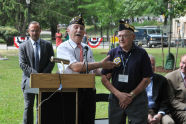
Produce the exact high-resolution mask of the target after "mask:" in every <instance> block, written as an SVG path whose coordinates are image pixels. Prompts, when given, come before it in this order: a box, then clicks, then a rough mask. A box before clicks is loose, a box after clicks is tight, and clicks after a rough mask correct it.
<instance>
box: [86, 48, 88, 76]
mask: <svg viewBox="0 0 186 124" xmlns="http://www.w3.org/2000/svg"><path fill="white" fill-rule="evenodd" d="M85 66H86V74H88V60H87V50H86V51H85Z"/></svg>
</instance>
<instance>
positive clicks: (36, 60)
mask: <svg viewBox="0 0 186 124" xmlns="http://www.w3.org/2000/svg"><path fill="white" fill-rule="evenodd" d="M35 69H36V70H37V71H38V70H39V44H38V42H35Z"/></svg>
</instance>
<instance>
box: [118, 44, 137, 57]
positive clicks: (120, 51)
mask: <svg viewBox="0 0 186 124" xmlns="http://www.w3.org/2000/svg"><path fill="white" fill-rule="evenodd" d="M135 49H136V45H135V44H134V43H133V44H132V48H131V49H130V51H129V52H127V53H128V54H129V53H131V52H132V51H134V50H135ZM118 52H119V53H123V52H124V53H126V52H125V51H123V50H122V48H121V47H120V46H119V50H118ZM127 53H126V54H127Z"/></svg>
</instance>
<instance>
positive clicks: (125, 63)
mask: <svg viewBox="0 0 186 124" xmlns="http://www.w3.org/2000/svg"><path fill="white" fill-rule="evenodd" d="M130 56H131V52H130V54H129V56H128V58H127V59H126V61H125V62H124V58H123V55H122V54H121V59H122V60H121V61H122V64H123V74H124V73H125V68H126V65H127V62H128V60H129V57H130Z"/></svg>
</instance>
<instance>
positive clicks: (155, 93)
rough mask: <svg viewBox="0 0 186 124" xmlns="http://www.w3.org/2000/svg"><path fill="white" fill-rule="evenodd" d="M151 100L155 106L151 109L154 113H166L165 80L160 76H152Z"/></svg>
mask: <svg viewBox="0 0 186 124" xmlns="http://www.w3.org/2000/svg"><path fill="white" fill-rule="evenodd" d="M152 80H153V87H152V99H153V100H154V101H155V106H154V108H152V109H153V110H154V112H155V113H157V112H158V111H164V112H165V113H168V112H169V111H168V99H167V86H168V83H167V79H166V78H165V77H163V76H162V75H160V74H156V73H154V74H153V78H152Z"/></svg>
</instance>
